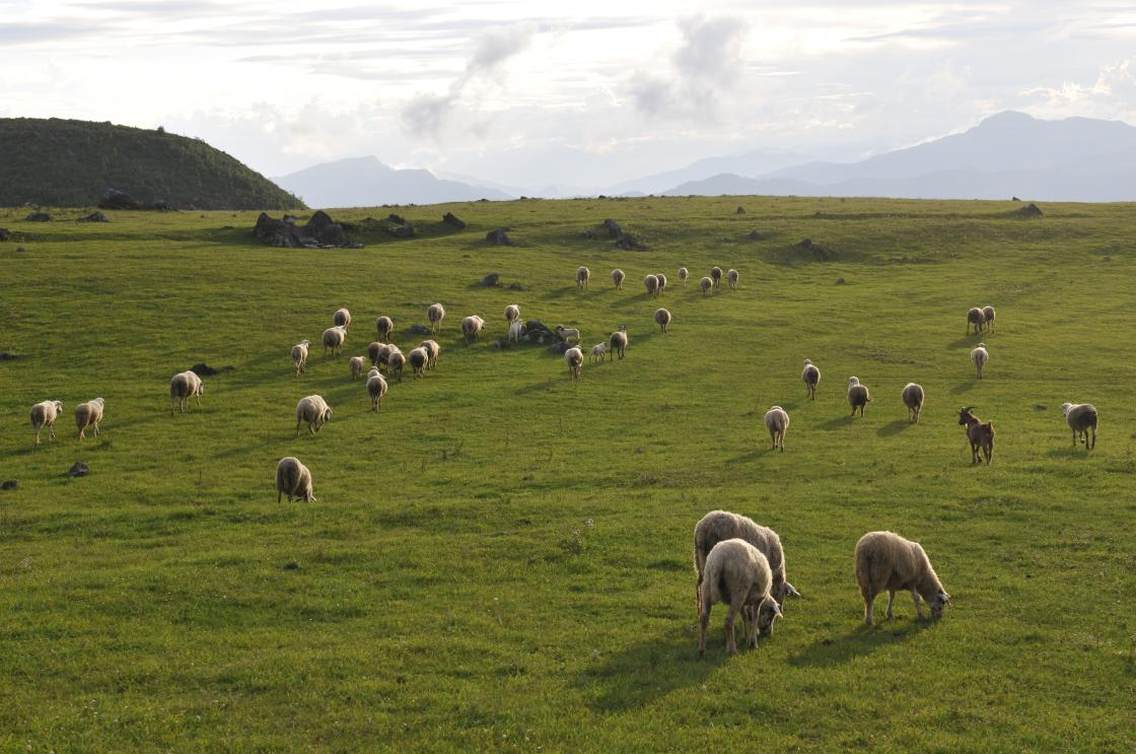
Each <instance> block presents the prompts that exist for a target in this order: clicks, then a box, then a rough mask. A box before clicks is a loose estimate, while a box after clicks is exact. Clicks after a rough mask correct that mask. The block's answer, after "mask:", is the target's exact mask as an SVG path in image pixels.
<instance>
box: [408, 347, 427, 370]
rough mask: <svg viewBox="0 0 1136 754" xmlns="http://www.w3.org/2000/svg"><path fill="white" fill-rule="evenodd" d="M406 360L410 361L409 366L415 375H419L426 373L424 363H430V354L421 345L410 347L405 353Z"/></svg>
mask: <svg viewBox="0 0 1136 754" xmlns="http://www.w3.org/2000/svg"><path fill="white" fill-rule="evenodd" d="M406 360H407V361H408V362H409V363H410V368H411V369H412V370H413V373H414V376H415V377H421V376H422V375H423V374H425V373H426V365H427V364H429V363H430V354H429V352H427V350H426V349H425V348H423V347H422V346H418V348H412V349H410V353H408V354H407V355H406Z"/></svg>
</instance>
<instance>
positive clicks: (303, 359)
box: [292, 338, 312, 377]
mask: <svg viewBox="0 0 1136 754" xmlns="http://www.w3.org/2000/svg"><path fill="white" fill-rule="evenodd" d="M311 345H312V342H311V341H310V340H308V339H307V338H304V339H303V340H301V341H300V342H299V343H297V344H296V345H294V346H292V366H293V367H295V369H296V376H297V377H299V376H300V375H301V374H303V373H304V367H306V366H307V365H308V349H309V348H310V347H311Z"/></svg>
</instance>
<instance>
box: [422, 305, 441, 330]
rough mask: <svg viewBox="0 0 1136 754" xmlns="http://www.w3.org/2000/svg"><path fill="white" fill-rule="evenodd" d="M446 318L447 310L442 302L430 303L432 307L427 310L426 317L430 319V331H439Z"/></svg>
mask: <svg viewBox="0 0 1136 754" xmlns="http://www.w3.org/2000/svg"><path fill="white" fill-rule="evenodd" d="M445 318H446V310H445V309H444V308H443V307H442V305H441V304H430V308H429V309H427V310H426V319H428V320H429V321H430V333H431V334H433V333H436V332H438V328H439V327H440V326H441V325H442V320H443V319H445Z"/></svg>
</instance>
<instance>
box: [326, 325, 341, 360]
mask: <svg viewBox="0 0 1136 754" xmlns="http://www.w3.org/2000/svg"><path fill="white" fill-rule="evenodd" d="M346 340H347V328H345V327H344V326H343V325H336V326H335V327H329V328H327V329H326V330H324V331H323V352H324V355H327V352H328V351H331V355H332V356H338V355H339V352H340V351H341V350H343V343H344V342H345V341H346Z"/></svg>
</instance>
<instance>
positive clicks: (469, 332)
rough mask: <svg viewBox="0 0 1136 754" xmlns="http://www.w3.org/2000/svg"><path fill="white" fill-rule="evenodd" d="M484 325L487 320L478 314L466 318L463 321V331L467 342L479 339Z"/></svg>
mask: <svg viewBox="0 0 1136 754" xmlns="http://www.w3.org/2000/svg"><path fill="white" fill-rule="evenodd" d="M483 327H485V320H483V319H482V318H481V317H479V316H477V315H476V314H471V315H470V316H468V317H466V318H464V319H463V320H462V322H461V331H462V335H463V336H464V337H465V341H466V343H469V342H471V341H474V340H477V336H479V335H480V334H481V328H483Z"/></svg>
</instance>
